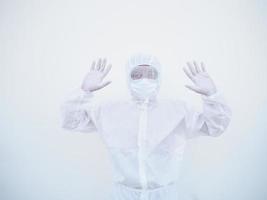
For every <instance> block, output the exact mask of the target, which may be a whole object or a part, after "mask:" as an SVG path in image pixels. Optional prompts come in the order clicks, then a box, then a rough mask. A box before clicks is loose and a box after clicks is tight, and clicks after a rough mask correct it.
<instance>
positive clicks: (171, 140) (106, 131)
mask: <svg viewBox="0 0 267 200" xmlns="http://www.w3.org/2000/svg"><path fill="white" fill-rule="evenodd" d="M144 62H145V61H142V62H141V61H140V62H139V61H136V63H134V64H132V65H127V70H128V71H127V75H128V76H129V73H128V72H130V68H132V66H134V65H136V64H138V63H141V64H144ZM149 62H150V64H151V63H152V64H153V62H154V65H155V66H156V67H155V68H156V69H157V70H158V72H159V71H160V69H159V65H157V64H158V62H156V61H154V60H153V59H152V60H149ZM146 63H147V62H145V64H146ZM159 74H160V73H159ZM198 96H201V99H202V101H203V110H202V111H201V112H199V111H196V110H194V109H193V107H191V106H190V105H188V104H187V103H185V102H184V101H181V100H179V99H177V100H166V99H159V98H156V96H154V97H153V98H150V99H148V100H146V101H141V100H140V99H138V98H135V97H134V96H133V98H132V99H131V100H121V101H109V102H106V103H102V104H99V103H98V102H97V101H96V99H95V96H94V94H93V93H92V92H84V91H83V90H81V89H76V90H74V92H73V95H72V96H70V97H68V98H67V99H66V101H65V102H64V103H63V105H62V127H63V128H65V129H67V130H70V131H78V132H84V133H93V132H97V134H98V135H99V136H100V137H101V138H102V141H103V142H104V144H105V145H106V147H107V148H108V152H109V154H110V158H111V162H112V170H113V181H114V184H113V192H112V197H111V199H112V200H167V199H168V200H179V192H178V188H177V186H176V183H177V182H178V181H179V167H180V165H181V162H182V160H183V153H184V150H185V147H186V142H187V140H188V139H192V138H195V137H198V136H212V137H217V136H220V135H221V134H222V133H223V132H224V131H225V130H226V128H227V127H228V125H229V122H230V119H231V110H230V108H229V106H228V105H227V103H226V101H225V99H224V98H223V95H222V94H221V93H220V92H217V93H215V94H213V95H211V96H204V95H198Z"/></svg>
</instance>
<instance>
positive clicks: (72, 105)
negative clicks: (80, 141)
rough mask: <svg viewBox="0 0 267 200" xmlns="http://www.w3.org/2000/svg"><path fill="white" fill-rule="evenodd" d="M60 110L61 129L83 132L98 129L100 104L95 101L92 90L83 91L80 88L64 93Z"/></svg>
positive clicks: (91, 131)
mask: <svg viewBox="0 0 267 200" xmlns="http://www.w3.org/2000/svg"><path fill="white" fill-rule="evenodd" d="M60 111H61V127H62V128H63V129H66V130H69V131H74V132H83V133H93V132H97V131H98V130H99V126H100V120H99V118H100V106H99V105H98V104H97V103H96V99H95V97H94V94H93V93H92V92H85V91H83V90H82V89H80V88H77V89H74V90H73V91H72V92H71V93H70V94H68V95H66V97H65V100H64V101H63V102H62V105H61V107H60Z"/></svg>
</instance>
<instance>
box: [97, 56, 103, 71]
mask: <svg viewBox="0 0 267 200" xmlns="http://www.w3.org/2000/svg"><path fill="white" fill-rule="evenodd" d="M101 61H102V60H101V58H99V59H98V62H97V66H96V70H99V69H100V67H101Z"/></svg>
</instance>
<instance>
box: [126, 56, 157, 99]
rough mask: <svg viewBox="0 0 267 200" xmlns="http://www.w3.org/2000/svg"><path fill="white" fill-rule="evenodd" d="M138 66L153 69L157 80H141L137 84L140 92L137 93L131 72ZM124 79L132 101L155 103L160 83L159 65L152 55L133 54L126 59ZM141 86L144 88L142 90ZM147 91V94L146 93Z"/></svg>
mask: <svg viewBox="0 0 267 200" xmlns="http://www.w3.org/2000/svg"><path fill="white" fill-rule="evenodd" d="M139 65H149V66H151V67H153V68H154V69H155V70H156V71H157V78H156V79H155V80H154V81H153V80H142V81H141V82H142V83H141V84H138V85H139V86H138V87H139V88H140V90H139V91H138V88H137V87H136V84H135V82H136V81H135V80H133V79H132V78H131V72H132V70H133V69H134V68H135V67H136V66H139ZM126 79H127V86H128V89H129V91H130V93H131V96H132V100H134V101H137V102H143V101H145V100H147V101H148V102H155V101H156V99H157V94H158V92H159V89H160V83H161V64H160V63H159V61H158V60H157V58H156V57H155V56H153V55H150V54H144V53H138V54H134V55H132V56H131V57H130V58H129V59H128V61H127V63H126ZM139 82H140V81H139ZM141 85H143V86H144V89H143V90H142V87H141ZM147 90H148V91H149V93H147V92H146V91H147ZM146 93H147V94H146Z"/></svg>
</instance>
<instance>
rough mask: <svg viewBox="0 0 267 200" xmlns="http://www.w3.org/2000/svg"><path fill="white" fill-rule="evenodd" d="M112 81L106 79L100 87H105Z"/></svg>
mask: <svg viewBox="0 0 267 200" xmlns="http://www.w3.org/2000/svg"><path fill="white" fill-rule="evenodd" d="M111 82H112V81H106V82H104V83H103V84H102V85H101V86H100V88H103V87H106V86H107V85H108V84H110V83H111Z"/></svg>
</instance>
